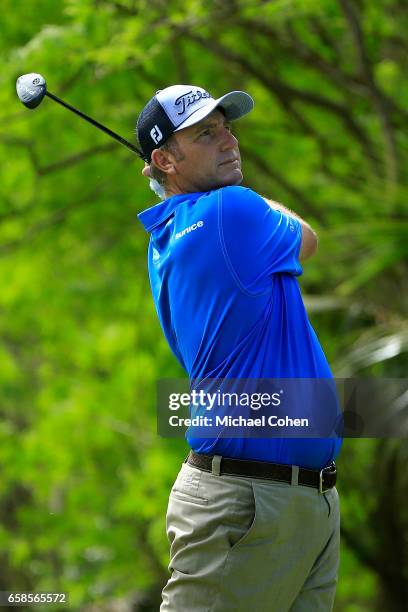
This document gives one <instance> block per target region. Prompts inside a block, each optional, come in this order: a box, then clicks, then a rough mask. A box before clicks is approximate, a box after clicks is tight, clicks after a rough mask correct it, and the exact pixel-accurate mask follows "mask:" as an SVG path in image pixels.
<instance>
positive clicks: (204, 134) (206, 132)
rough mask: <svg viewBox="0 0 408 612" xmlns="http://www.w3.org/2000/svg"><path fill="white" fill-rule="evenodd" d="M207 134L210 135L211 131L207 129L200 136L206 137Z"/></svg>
mask: <svg viewBox="0 0 408 612" xmlns="http://www.w3.org/2000/svg"><path fill="white" fill-rule="evenodd" d="M209 134H211V130H210V129H207V130H203V131H202V132H201V134H200V136H208V135H209Z"/></svg>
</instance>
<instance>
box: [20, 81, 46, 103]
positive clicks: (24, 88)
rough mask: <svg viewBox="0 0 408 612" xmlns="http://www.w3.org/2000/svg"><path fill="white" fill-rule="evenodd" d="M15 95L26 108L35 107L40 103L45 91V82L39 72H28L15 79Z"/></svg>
mask: <svg viewBox="0 0 408 612" xmlns="http://www.w3.org/2000/svg"><path fill="white" fill-rule="evenodd" d="M16 89H17V95H18V97H19V99H20V101H21V102H22V103H23V104H24V106H27V108H36V107H37V106H38V105H39V104H41V101H42V99H43V98H44V96H45V93H46V91H47V84H46V82H45V79H44V77H43V76H41V74H36V73H35V72H30V74H23V75H22V76H21V77H19V78H18V79H17V83H16Z"/></svg>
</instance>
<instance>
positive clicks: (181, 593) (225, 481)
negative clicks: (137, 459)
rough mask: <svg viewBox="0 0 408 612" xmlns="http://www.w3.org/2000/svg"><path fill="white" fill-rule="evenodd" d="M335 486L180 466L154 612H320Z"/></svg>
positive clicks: (333, 550) (324, 607)
mask: <svg viewBox="0 0 408 612" xmlns="http://www.w3.org/2000/svg"><path fill="white" fill-rule="evenodd" d="M339 532H340V515H339V499H338V494H337V490H336V489H335V488H333V489H330V490H329V491H326V492H325V493H324V495H322V494H320V493H319V492H318V490H317V489H312V488H310V487H305V486H299V485H297V484H295V482H294V483H293V484H292V485H291V484H286V483H278V482H274V481H271V480H264V479H255V478H244V477H238V476H225V475H222V476H220V475H217V472H216V471H215V473H207V472H203V471H201V470H199V469H197V468H195V467H192V466H190V465H188V464H187V463H183V465H182V467H181V470H180V472H179V474H178V476H177V479H176V481H175V483H174V486H173V488H172V490H171V493H170V499H169V506H168V511H167V536H168V538H169V541H170V545H171V548H170V564H169V571H170V572H171V577H170V579H169V581H168V582H167V584H166V586H165V587H164V589H163V593H162V597H163V601H162V605H161V607H160V611H161V612H251V611H252V610H254V611H258V610H262V612H286V611H289V610H290V612H327V611H329V610H332V607H333V601H334V595H335V589H336V583H337V570H338V564H339Z"/></svg>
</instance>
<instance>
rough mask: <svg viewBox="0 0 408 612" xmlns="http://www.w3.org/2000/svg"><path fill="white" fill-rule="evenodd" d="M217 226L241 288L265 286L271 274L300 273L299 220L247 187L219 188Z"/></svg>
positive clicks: (300, 227) (230, 265) (261, 289)
mask: <svg viewBox="0 0 408 612" xmlns="http://www.w3.org/2000/svg"><path fill="white" fill-rule="evenodd" d="M219 230H220V238H221V242H222V247H223V250H224V256H225V258H226V261H227V264H228V265H229V267H230V270H231V273H232V274H233V275H234V276H235V279H236V281H237V282H238V283H239V284H240V285H241V286H242V287H243V288H244V289H245V290H247V291H250V292H252V291H253V292H258V291H263V290H265V289H266V288H268V287H269V286H270V280H271V276H272V275H273V274H279V273H286V274H292V275H295V276H299V275H300V274H302V267H301V265H300V263H299V253H300V247H301V244H302V226H301V224H300V222H299V221H298V220H297V219H295V218H294V217H290V216H289V215H286V214H284V213H282V212H280V211H277V210H274V209H273V208H271V206H270V205H269V204H268V203H267V202H266V201H265V200H264V198H262V197H261V196H260V195H258V194H257V193H255V192H254V191H252V190H251V189H246V188H243V187H226V188H224V189H221V190H220V199H219Z"/></svg>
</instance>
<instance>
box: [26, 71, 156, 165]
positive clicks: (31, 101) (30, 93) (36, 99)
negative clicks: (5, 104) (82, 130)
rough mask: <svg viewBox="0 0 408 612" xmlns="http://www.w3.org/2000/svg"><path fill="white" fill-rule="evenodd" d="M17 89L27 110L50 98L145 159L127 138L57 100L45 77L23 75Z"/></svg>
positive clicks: (33, 73)
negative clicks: (50, 90) (48, 87)
mask: <svg viewBox="0 0 408 612" xmlns="http://www.w3.org/2000/svg"><path fill="white" fill-rule="evenodd" d="M16 89H17V95H18V97H19V99H20V101H21V102H22V103H23V104H24V106H26V107H27V108H37V106H39V105H40V104H41V102H42V100H43V98H44V96H48V97H49V98H51V99H52V100H55V102H58V104H61V106H65V108H67V109H68V110H70V111H72V112H73V113H75V114H76V115H79V116H80V117H82V119H85V121H88V123H91V124H92V125H94V126H95V127H97V128H99V129H100V130H102V132H105V134H108V136H111V137H112V138H114V139H115V140H117V141H118V142H120V143H121V144H123V145H125V147H127V148H128V149H130V150H131V151H133V153H136V154H137V155H138V156H139V157H141V158H142V159H144V155H143V153H142V151H140V149H138V148H137V147H135V146H134V145H133V144H132V143H131V142H129V141H128V140H126V139H125V138H122V136H119V134H116V133H115V132H113V131H112V130H110V129H109V128H107V127H105V126H104V125H102V123H99V122H98V121H95V119H92V117H89V116H88V115H85V113H83V112H81V111H80V110H78V109H77V108H75V107H74V106H71V105H70V104H68V103H67V102H64V100H61V98H57V96H55V95H54V94H52V93H51V92H49V91H47V83H46V81H45V79H44V77H43V76H41V74H36V73H35V72H30V73H29V74H23V75H22V76H21V77H19V78H18V79H17V83H16Z"/></svg>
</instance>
